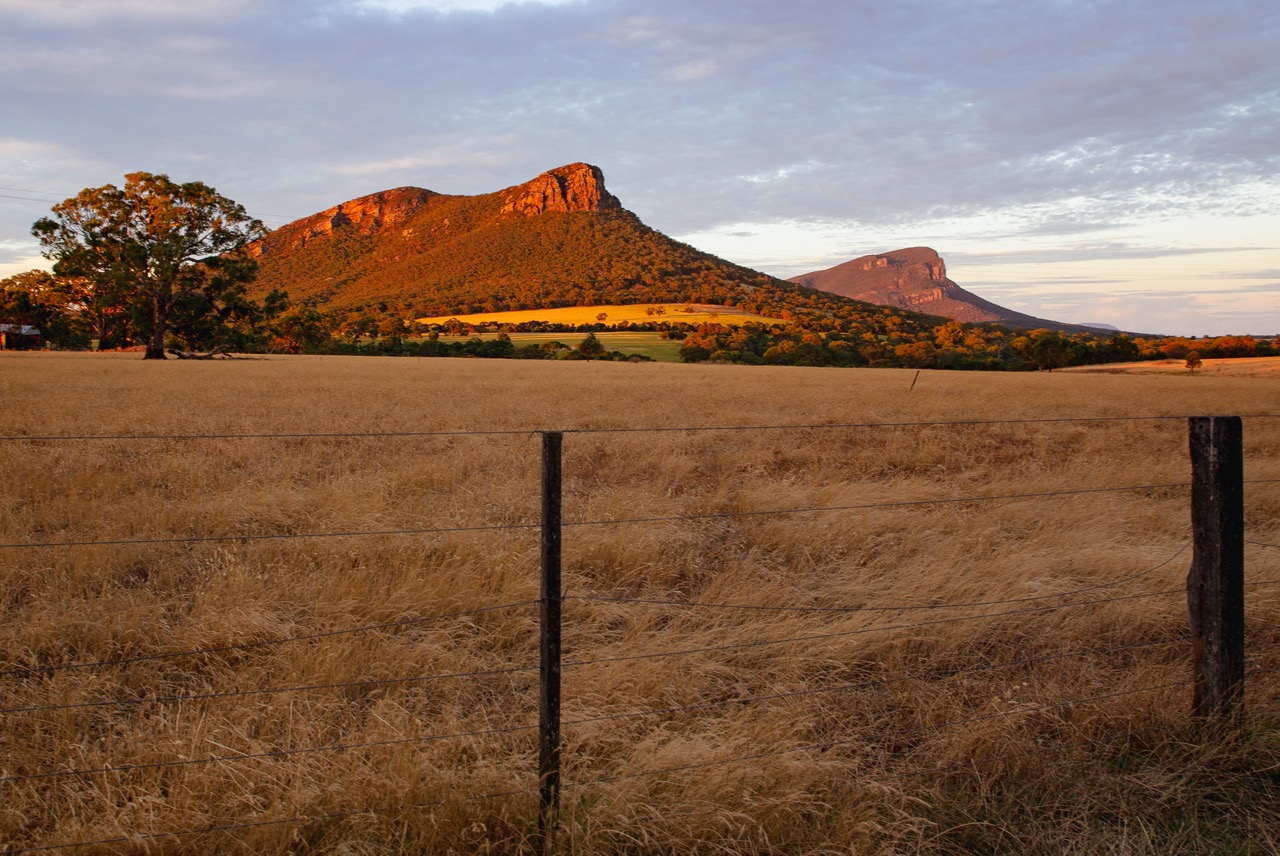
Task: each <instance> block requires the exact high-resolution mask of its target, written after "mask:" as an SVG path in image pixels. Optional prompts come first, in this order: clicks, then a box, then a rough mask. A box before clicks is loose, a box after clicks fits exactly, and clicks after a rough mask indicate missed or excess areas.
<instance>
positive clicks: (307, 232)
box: [249, 187, 441, 257]
mask: <svg viewBox="0 0 1280 856" xmlns="http://www.w3.org/2000/svg"><path fill="white" fill-rule="evenodd" d="M440 195H441V194H439V193H435V192H433V191H430V190H424V189H422V188H421V187H397V188H394V189H392V190H384V191H382V192H381V193H373V194H370V195H369V196H361V197H360V198H359V199H352V200H349V201H347V202H343V203H342V204H341V205H335V206H334V207H333V208H329V209H327V210H325V211H321V212H320V213H319V214H312V215H311V216H310V217H304V218H303V219H301V220H296V221H294V222H293V223H290V224H289V225H288V226H287V227H285V228H284V229H281V230H277V231H278V232H279V233H280V234H282V235H287V236H288V245H289V246H291V247H292V248H294V249H300V248H302V247H305V246H306V245H307V244H308V243H309V242H310V241H311V240H313V239H315V238H317V237H320V236H328V235H331V234H333V231H334V230H335V229H343V228H345V227H350V228H351V229H352V230H354V231H355V232H358V233H359V234H362V235H374V234H377V233H378V232H380V231H382V230H383V229H386V228H391V227H395V226H397V225H399V224H401V223H404V222H405V221H407V220H408V219H409V218H410V217H412V216H413V215H414V214H416V213H417V212H418V211H420V210H422V208H423V207H424V206H426V205H427V203H428V202H430V201H431V200H432V199H433V198H435V197H438V196H440ZM262 250H263V243H262V242H261V241H259V242H257V243H254V244H251V245H250V246H249V252H250V254H252V255H253V256H255V257H257V256H261V254H262Z"/></svg>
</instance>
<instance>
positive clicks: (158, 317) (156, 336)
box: [142, 298, 168, 360]
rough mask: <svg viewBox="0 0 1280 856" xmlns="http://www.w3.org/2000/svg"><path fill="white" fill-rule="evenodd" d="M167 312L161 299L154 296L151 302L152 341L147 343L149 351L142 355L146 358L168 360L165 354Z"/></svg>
mask: <svg viewBox="0 0 1280 856" xmlns="http://www.w3.org/2000/svg"><path fill="white" fill-rule="evenodd" d="M167 320H168V319H167V318H166V317H165V312H164V308H163V305H162V303H161V301H160V300H159V299H157V298H152V303H151V341H149V342H148V343H147V352H146V353H145V354H143V355H142V358H143V359H144V360H167V359H168V357H166V356H165V355H164V334H165V332H166V329H165V328H166V326H167V325H166V323H165V322H166V321H167Z"/></svg>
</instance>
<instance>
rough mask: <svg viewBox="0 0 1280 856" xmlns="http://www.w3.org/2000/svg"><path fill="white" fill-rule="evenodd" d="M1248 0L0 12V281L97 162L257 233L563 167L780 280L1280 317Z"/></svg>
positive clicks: (407, 2) (1118, 316) (1272, 56)
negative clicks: (918, 280) (923, 279)
mask: <svg viewBox="0 0 1280 856" xmlns="http://www.w3.org/2000/svg"><path fill="white" fill-rule="evenodd" d="M1277 45H1280V3H1277V2H1275V0H1216V2H1214V3H1206V2H1204V0H1115V2H1109V0H1096V2H1094V1H1093V0H875V1H874V2H872V0H789V1H788V2H781V0H542V2H538V0H528V2H516V3H513V2H503V0H314V2H308V0H200V2H193V0H0V276H7V275H9V274H12V273H15V272H18V271H21V270H26V269H28V268H31V267H35V266H41V265H47V263H46V262H44V261H43V260H42V259H40V257H39V250H38V246H37V245H36V244H35V242H34V240H33V239H32V238H31V235H30V226H31V223H32V222H33V221H34V220H35V219H37V218H38V217H40V216H43V215H45V214H47V213H48V210H49V205H50V204H51V203H53V202H56V201H59V200H61V199H63V198H65V197H66V196H70V195H73V194H75V193H76V192H77V191H79V190H80V189H81V188H83V187H88V186H99V185H102V184H107V183H116V184H118V183H120V182H121V181H122V180H123V176H124V174H125V173H126V172H132V171H135V170H145V171H149V172H163V173H167V174H168V175H170V177H172V178H173V179H175V180H179V181H192V180H198V181H203V182H205V183H207V184H211V185H213V186H214V187H215V188H217V189H218V190H219V191H220V192H221V193H223V194H224V195H226V196H230V197H231V198H233V199H235V200H236V201H238V202H240V203H242V204H244V205H245V206H246V207H247V208H248V209H249V210H250V212H251V213H253V214H255V215H257V216H258V217H260V218H262V219H263V220H264V221H265V222H267V223H268V224H269V225H282V224H284V223H286V222H288V221H290V220H293V219H296V218H298V217H302V216H306V215H307V214H311V213H314V212H316V211H319V210H322V209H324V208H327V207H329V206H331V205H334V204H336V203H338V202H341V201H343V200H346V199H350V198H354V197H356V196H362V195H364V194H367V193H372V192H376V191H378V190H383V189H386V188H390V187H396V186H400V185H416V186H419V187H427V188H430V189H432V190H436V191H440V192H444V193H466V194H471V193H485V192H489V191H492V190H497V189H499V188H502V187H507V186H510V185H513V184H519V183H522V182H524V181H527V180H529V179H530V178H532V177H534V176H535V175H537V174H538V173H540V172H543V171H544V170H547V169H550V168H553V167H556V166H560V165H562V164H565V163H570V162H573V161H587V162H589V163H593V164H596V165H598V166H599V167H601V168H602V169H603V170H604V174H605V178H606V181H607V184H608V187H609V189H610V190H611V191H612V192H613V193H614V194H616V195H617V196H618V197H619V198H620V199H621V200H622V203H623V205H625V206H626V207H627V208H630V209H631V210H632V211H634V212H636V214H638V215H639V216H640V217H641V219H643V220H644V221H645V222H646V223H647V224H649V225H650V226H652V227H654V228H656V229H659V230H661V231H663V232H665V233H666V234H668V235H671V236H673V237H676V238H679V239H680V240H684V241H686V242H688V243H691V244H693V245H695V246H697V247H699V248H702V249H705V250H708V251H710V252H713V253H716V254H718V255H721V256H723V257H725V258H728V259H731V260H733V261H736V262H739V263H741V264H745V265H748V266H751V267H755V268H757V269H760V270H764V271H767V272H769V273H773V274H776V275H780V276H791V275H795V274H799V273H804V272H807V271H811V270H816V269H820V268H825V267H829V266H831V265H833V264H836V263H838V262H841V261H845V260H847V259H850V258H854V257H856V256H859V255H865V254H867V253H874V252H884V251H888V250H892V249H896V248H900V247H905V246H916V245H927V246H931V247H933V248H935V249H936V250H938V252H940V253H941V254H942V255H943V257H944V258H945V259H946V261H947V264H948V270H949V273H950V274H951V277H952V278H953V279H955V280H956V281H957V282H959V283H960V285H962V286H964V287H966V288H968V289H969V290H971V291H974V292H976V293H978V294H979V295H981V296H983V297H986V298H988V299H991V300H994V301H996V302H998V303H1001V304H1003V305H1005V306H1008V307H1010V308H1013V309H1018V310H1021V311H1024V312H1029V313H1032V314H1035V315H1039V316H1042V317H1050V318H1055V319H1058V320H1062V321H1073V322H1084V323H1097V322H1101V323H1108V324H1112V325H1115V326H1117V327H1121V328H1123V329H1130V330H1142V331H1158V332H1168V333H1178V334H1184V335H1206V334H1222V333H1260V334H1275V333H1280V54H1278V53H1277Z"/></svg>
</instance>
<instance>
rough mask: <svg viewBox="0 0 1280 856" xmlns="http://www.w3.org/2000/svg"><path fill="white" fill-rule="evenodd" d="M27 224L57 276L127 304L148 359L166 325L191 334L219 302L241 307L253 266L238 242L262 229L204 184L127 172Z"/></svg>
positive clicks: (160, 354) (158, 352) (160, 349)
mask: <svg viewBox="0 0 1280 856" xmlns="http://www.w3.org/2000/svg"><path fill="white" fill-rule="evenodd" d="M31 231H32V233H33V234H34V235H35V236H36V237H37V238H39V239H40V244H41V246H42V247H43V248H44V255H45V257H46V258H49V259H52V260H53V262H54V266H53V270H54V273H55V274H56V275H57V276H58V277H60V278H62V277H76V278H81V279H83V280H86V281H87V282H88V283H90V284H91V285H92V289H93V292H94V293H95V294H97V295H100V296H101V298H102V299H103V300H106V301H107V302H110V303H114V304H116V305H118V306H122V307H124V308H125V309H126V311H127V312H128V313H129V314H130V315H131V316H132V318H133V321H134V324H135V325H136V327H137V329H138V330H139V332H140V333H141V334H142V335H143V336H144V337H145V338H146V353H145V354H144V356H143V358H144V359H148V360H154V359H160V360H162V359H164V358H165V355H164V348H165V336H166V335H167V334H168V333H169V332H170V330H171V328H172V326H173V325H174V323H175V322H177V321H179V320H181V322H182V323H183V325H184V326H185V327H187V328H189V329H190V330H192V331H198V330H202V328H201V324H202V323H203V322H207V321H208V320H209V316H210V315H216V314H218V313H219V311H220V310H221V309H222V308H223V307H224V305H226V304H234V305H235V306H236V307H237V308H236V310H235V312H237V313H238V312H241V310H242V309H243V308H244V304H245V300H244V287H245V285H246V284H247V283H249V282H252V280H253V278H254V275H255V273H256V271H257V263H256V262H254V261H253V260H252V259H251V258H249V256H248V254H247V253H245V252H244V248H245V246H246V245H247V244H248V243H249V242H251V241H253V240H256V239H257V238H259V237H261V236H263V235H264V234H266V229H265V227H264V226H263V225H262V223H260V222H259V221H258V220H255V219H253V218H252V217H250V216H249V215H248V214H247V213H245V210H244V208H243V207H242V206H240V205H239V204H237V203H235V202H233V201H231V200H230V199H228V198H226V197H225V196H222V195H220V194H219V193H218V192H217V191H215V190H214V189H213V188H211V187H209V186H208V185H205V184H202V183H200V182H188V183H186V184H177V183H175V182H173V181H170V180H169V177H168V176H167V175H153V174H151V173H146V172H134V173H129V174H128V175H126V176H125V184H124V187H123V188H118V187H116V186H115V185H112V184H107V185H103V186H102V187H95V188H86V189H84V190H82V191H80V193H79V194H78V195H77V196H74V197H72V198H70V199H67V200H64V201H63V202H60V203H58V204H57V205H55V206H53V216H52V217H44V218H41V219H40V220H37V221H36V223H35V225H34V226H32V229H31ZM203 332H204V333H205V334H207V330H205V331H203Z"/></svg>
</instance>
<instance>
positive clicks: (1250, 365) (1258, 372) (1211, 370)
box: [1061, 357, 1280, 379]
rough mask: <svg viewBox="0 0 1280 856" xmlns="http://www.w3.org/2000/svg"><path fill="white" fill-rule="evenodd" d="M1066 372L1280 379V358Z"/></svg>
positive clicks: (1113, 365) (1161, 363)
mask: <svg viewBox="0 0 1280 856" xmlns="http://www.w3.org/2000/svg"><path fill="white" fill-rule="evenodd" d="M1061 371H1065V372H1078V373H1088V374H1141V375H1152V374H1165V375H1168V374H1175V375H1176V374H1184V375H1189V376H1191V377H1204V376H1206V375H1210V376H1213V377H1270V378H1272V379H1280V357H1250V358H1244V359H1231V360H1225V359H1223V360H1217V359H1210V360H1205V361H1204V363H1203V365H1201V366H1200V367H1199V368H1197V369H1195V370H1194V371H1192V370H1190V369H1188V368H1187V361H1186V360H1154V361H1146V362H1140V363H1108V364H1106V365H1100V366H1073V367H1072V368H1068V369H1061Z"/></svg>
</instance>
